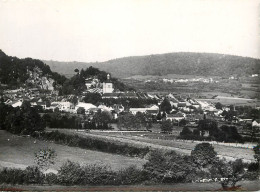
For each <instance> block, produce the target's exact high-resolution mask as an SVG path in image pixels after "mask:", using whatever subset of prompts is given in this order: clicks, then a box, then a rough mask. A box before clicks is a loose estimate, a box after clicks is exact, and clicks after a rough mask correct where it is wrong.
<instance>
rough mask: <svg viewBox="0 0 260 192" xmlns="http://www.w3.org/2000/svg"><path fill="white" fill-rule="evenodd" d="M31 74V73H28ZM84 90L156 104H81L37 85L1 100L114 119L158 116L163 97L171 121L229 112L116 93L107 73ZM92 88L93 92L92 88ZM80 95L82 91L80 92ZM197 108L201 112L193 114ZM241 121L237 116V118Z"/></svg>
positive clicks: (183, 99) (200, 103)
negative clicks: (126, 115)
mask: <svg viewBox="0 0 260 192" xmlns="http://www.w3.org/2000/svg"><path fill="white" fill-rule="evenodd" d="M30 74H31V76H33V75H34V73H30ZM85 83H86V88H87V89H86V91H87V92H97V93H100V94H101V96H102V99H111V98H113V99H120V98H132V99H138V98H140V99H149V98H150V99H155V100H156V101H157V104H154V105H147V106H146V107H143V108H128V107H126V106H123V105H122V104H115V105H112V106H106V105H104V104H100V105H98V106H96V105H93V104H91V103H84V102H82V101H81V99H80V97H77V102H72V100H71V98H73V97H75V95H68V96H58V92H57V91H55V90H52V91H50V90H49V91H48V92H45V93H44V94H43V93H41V91H40V89H38V88H28V89H24V88H20V89H16V90H5V91H4V97H5V98H6V99H5V103H6V104H8V105H11V106H13V107H20V106H21V105H22V102H23V101H24V100H27V101H30V103H31V106H41V107H42V108H43V109H44V110H52V111H54V110H55V109H58V110H59V111H62V112H68V113H77V112H78V110H79V109H80V108H81V109H84V110H83V111H84V113H85V114H86V115H93V114H95V113H96V112H97V111H98V110H102V111H104V110H105V111H109V112H111V114H112V115H113V117H114V119H117V117H118V115H119V114H120V113H121V112H124V111H125V112H126V111H127V112H130V113H132V114H133V115H136V113H138V112H140V113H146V114H150V115H152V116H157V115H158V114H159V112H160V113H161V115H162V113H163V112H162V111H160V104H161V103H162V102H163V100H164V99H167V100H168V101H169V103H170V105H171V108H172V110H171V111H170V113H169V114H165V118H166V120H171V121H175V122H180V121H181V120H182V119H186V120H189V121H195V120H199V119H202V118H203V114H207V115H210V116H214V118H218V119H219V120H224V117H223V116H222V113H223V111H224V110H225V111H229V107H224V108H222V109H216V107H215V104H213V103H210V102H208V101H205V100H201V99H194V98H190V97H188V96H183V95H177V94H173V93H170V94H167V95H163V96H162V95H153V94H148V93H136V92H116V91H115V89H114V87H113V83H112V82H111V80H110V75H109V74H108V75H107V80H106V81H105V82H103V83H102V86H101V83H100V81H99V80H98V79H96V78H89V79H86V82H85ZM94 90H96V91H94ZM83 94H84V93H83ZM42 97H45V98H47V99H48V100H49V101H50V102H49V103H48V102H46V101H44V100H43V99H42ZM198 110H200V111H201V112H202V115H199V114H198V113H195V112H196V111H198ZM237 120H238V121H241V119H237ZM254 124H256V126H259V122H257V121H256V122H254Z"/></svg>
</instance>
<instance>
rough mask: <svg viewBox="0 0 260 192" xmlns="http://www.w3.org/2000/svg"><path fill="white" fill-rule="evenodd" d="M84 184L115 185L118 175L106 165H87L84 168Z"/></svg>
mask: <svg viewBox="0 0 260 192" xmlns="http://www.w3.org/2000/svg"><path fill="white" fill-rule="evenodd" d="M82 170H83V175H82V180H83V182H82V184H91V185H100V184H102V185H109V184H110V185H111V184H115V180H116V173H115V172H113V171H112V170H111V169H110V168H109V167H107V166H105V165H98V164H93V165H87V166H84V167H82Z"/></svg>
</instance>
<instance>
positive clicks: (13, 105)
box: [12, 100, 23, 107]
mask: <svg viewBox="0 0 260 192" xmlns="http://www.w3.org/2000/svg"><path fill="white" fill-rule="evenodd" d="M22 104H23V102H22V101H21V100H19V101H14V102H12V107H21V106H22Z"/></svg>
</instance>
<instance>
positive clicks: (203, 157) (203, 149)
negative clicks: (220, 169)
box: [191, 143, 217, 167]
mask: <svg viewBox="0 0 260 192" xmlns="http://www.w3.org/2000/svg"><path fill="white" fill-rule="evenodd" d="M191 157H192V159H193V161H194V162H195V163H196V164H197V165H198V166H199V167H206V166H207V165H209V164H213V163H214V162H215V161H216V160H217V153H216V152H215V150H214V147H213V146H212V145H211V144H209V143H200V144H197V145H196V146H195V148H194V149H193V150H192V151H191Z"/></svg>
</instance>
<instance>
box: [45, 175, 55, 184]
mask: <svg viewBox="0 0 260 192" xmlns="http://www.w3.org/2000/svg"><path fill="white" fill-rule="evenodd" d="M45 183H47V184H49V185H53V184H58V177H57V175H56V174H54V173H47V174H46V175H45Z"/></svg>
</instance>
